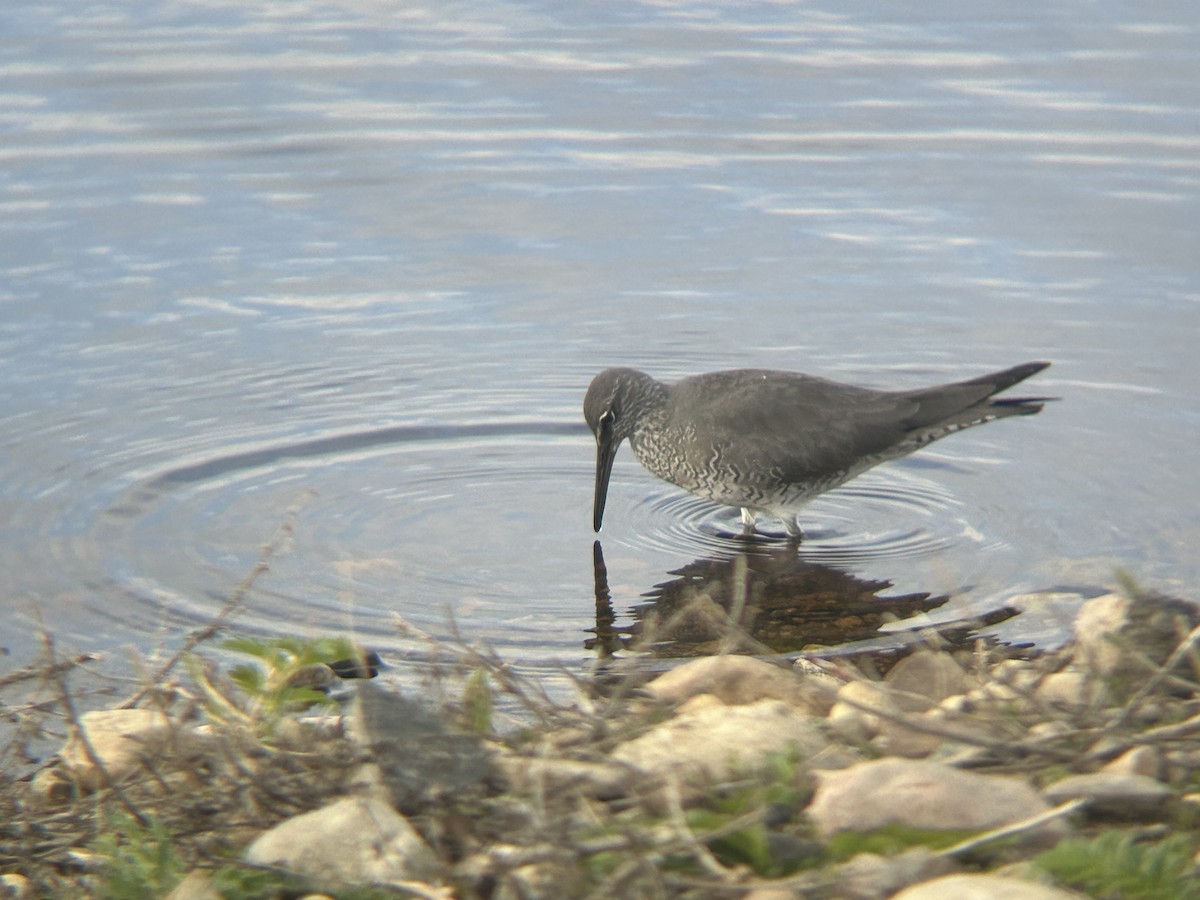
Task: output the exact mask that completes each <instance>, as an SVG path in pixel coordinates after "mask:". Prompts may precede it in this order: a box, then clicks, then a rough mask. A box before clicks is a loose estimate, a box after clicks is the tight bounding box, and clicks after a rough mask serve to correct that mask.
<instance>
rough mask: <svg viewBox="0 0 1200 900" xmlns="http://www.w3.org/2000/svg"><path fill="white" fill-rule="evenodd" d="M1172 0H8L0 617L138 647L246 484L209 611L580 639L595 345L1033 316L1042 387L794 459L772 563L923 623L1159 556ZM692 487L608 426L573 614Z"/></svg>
mask: <svg viewBox="0 0 1200 900" xmlns="http://www.w3.org/2000/svg"><path fill="white" fill-rule="evenodd" d="M1198 39H1200V35H1198V34H1197V17H1196V15H1195V11H1194V9H1193V7H1192V5H1191V4H1189V3H1184V2H1166V3H1160V4H1156V5H1154V6H1153V7H1137V6H1129V5H1126V4H1115V3H1089V4H1082V3H1067V4H1060V5H1058V6H1056V7H1053V8H1046V7H1045V6H1044V5H1043V4H1034V3H1016V4H1006V5H1005V6H1004V7H1002V8H997V7H995V6H994V5H987V4H961V3H959V4H932V5H930V4H925V5H922V6H921V7H919V8H917V7H910V6H909V5H906V4H890V3H885V4H877V5H874V6H873V7H872V8H871V10H866V11H848V10H846V9H844V8H843V6H842V5H839V4H829V3H817V4H804V5H790V4H778V5H751V6H746V5H741V4H729V5H725V4H701V5H696V4H688V5H679V6H677V5H674V4H668V3H616V4H599V5H585V6H581V7H578V8H571V7H560V6H558V5H555V4H536V3H498V2H465V3H455V4H451V5H446V4H443V3H439V4H431V5H421V4H420V3H417V4H411V3H410V4H404V5H403V7H399V8H397V7H395V5H394V4H372V3H358V2H355V3H350V2H341V3H339V2H329V3H320V4H316V3H313V4H306V3H289V4H284V5H279V4H252V5H230V4H226V3H219V2H165V3H164V2H157V3H150V2H130V3H122V4H107V3H90V2H84V3H76V2H72V3H66V2H49V3H42V4H38V5H36V6H33V5H29V4H18V5H16V6H13V7H11V8H8V9H6V11H4V12H3V13H0V128H2V129H3V134H4V139H3V141H2V142H0V213H2V215H0V273H2V276H0V423H2V428H0V443H2V447H3V450H2V453H0V510H2V511H3V519H2V520H0V521H3V531H2V532H0V567H2V568H3V571H4V572H5V574H6V578H5V581H6V589H5V593H4V595H3V602H4V603H5V605H6V608H7V614H6V621H7V623H8V624H7V626H6V628H5V629H4V634H3V638H2V640H0V645H3V646H4V647H7V648H8V649H9V650H10V651H11V652H12V658H11V661H12V662H23V661H26V660H28V659H29V658H31V657H32V656H33V655H34V654H35V653H36V652H37V644H36V638H35V636H34V633H35V629H36V627H37V623H38V622H39V621H41V622H44V623H46V624H47V625H48V626H50V627H51V628H52V629H53V630H54V631H55V633H56V634H58V635H59V639H60V642H61V643H62V644H64V645H65V646H70V647H78V648H82V649H89V650H92V649H100V650H116V649H118V648H124V647H130V646H132V647H135V648H137V649H138V650H139V651H140V652H142V653H152V652H155V651H156V650H158V649H160V648H161V649H166V650H169V649H173V648H174V647H176V646H178V644H179V643H180V641H181V640H182V639H183V636H184V635H185V634H186V632H187V631H188V630H189V629H191V628H193V627H195V626H197V625H199V624H200V623H203V622H206V621H208V619H209V618H210V617H211V616H212V615H213V614H214V612H215V611H216V610H217V609H218V608H219V607H220V606H221V604H222V603H223V601H224V599H225V598H226V597H228V596H229V595H230V593H231V592H232V591H233V590H234V588H235V586H236V585H237V584H238V583H239V582H240V581H241V580H242V579H243V578H245V577H246V575H247V573H248V572H250V571H251V569H252V568H253V567H254V565H255V563H256V560H257V559H258V558H259V554H260V548H261V547H262V545H263V544H264V542H266V541H268V540H270V539H271V536H272V534H274V533H275V531H276V529H277V528H278V527H279V525H280V524H281V523H282V522H284V521H285V520H289V510H294V527H293V530H292V534H291V537H290V538H289V539H288V540H286V541H283V542H282V543H281V544H280V545H279V546H278V547H277V549H276V553H275V555H274V556H273V557H272V560H271V562H270V569H269V571H268V572H266V573H265V574H264V575H263V576H261V577H260V578H259V579H258V580H257V581H256V582H255V584H254V586H253V589H252V590H251V591H250V593H249V595H248V596H247V600H246V605H245V607H244V609H243V610H242V611H241V612H240V613H239V614H238V615H237V616H235V619H234V624H235V626H236V627H237V628H239V629H241V630H244V631H250V632H252V633H259V634H276V633H300V634H305V633H328V632H331V631H335V632H342V631H345V632H348V633H351V634H353V635H356V636H358V637H359V638H360V639H361V640H363V641H364V642H366V643H369V644H370V645H372V646H375V647H378V648H379V649H380V650H382V651H384V652H385V655H386V654H388V653H390V654H391V659H392V661H393V663H395V664H397V665H398V666H399V668H400V670H401V671H403V668H404V666H405V661H404V660H405V659H406V658H407V657H406V654H414V655H418V656H419V653H418V652H417V651H414V650H413V649H412V646H411V642H407V641H404V640H402V639H401V638H400V637H399V636H398V633H397V628H396V617H397V616H399V617H403V619H405V620H406V621H408V622H411V623H413V624H415V625H416V626H418V627H420V628H422V629H425V630H427V631H429V632H430V633H432V634H434V635H437V636H442V637H445V636H448V635H451V634H454V633H457V634H458V635H460V636H461V637H462V639H464V640H467V641H473V642H482V641H486V642H490V643H491V644H492V645H494V646H496V647H497V649H498V650H499V651H500V652H501V653H502V654H504V655H505V656H507V657H508V658H510V659H512V660H514V663H515V664H516V665H519V666H523V667H528V668H529V669H531V670H542V671H544V672H545V673H546V674H547V676H548V677H550V676H552V675H553V673H555V672H559V671H564V670H565V671H568V672H574V671H579V670H580V669H581V668H582V667H584V666H585V665H586V663H587V661H588V660H589V658H591V656H592V655H593V651H589V650H587V649H585V646H584V645H585V641H586V640H587V639H588V636H589V632H588V629H589V628H594V627H595V624H596V623H595V619H596V609H597V607H596V596H595V584H594V572H593V568H592V562H593V547H592V541H593V538H594V535H593V534H592V532H591V528H590V520H591V511H590V504H591V490H592V484H591V478H592V466H593V463H594V447H593V444H592V441H591V437H590V435H589V434H588V433H587V431H586V429H585V427H584V425H583V422H582V417H581V414H580V404H581V402H582V397H583V392H584V390H585V388H586V386H587V383H588V381H589V380H590V378H591V376H592V375H593V374H594V373H595V372H596V371H598V370H599V369H601V368H603V367H605V366H608V365H615V364H628V365H637V366H639V367H642V368H645V369H646V370H648V371H651V372H652V373H654V374H655V375H656V376H659V377H662V378H666V379H671V378H675V377H679V376H682V375H685V374H691V373H695V372H700V371H706V370H712V369H719V368H725V367H732V366H761V367H774V368H786V369H797V370H803V371H809V372H813V373H815V374H821V375H824V376H827V377H833V378H838V379H842V380H847V381H853V382H857V383H862V384H869V385H872V386H878V387H914V386H920V385H924V384H930V383H935V382H938V381H946V380H952V379H955V378H959V377H968V376H972V375H976V374H981V373H983V372H986V371H989V370H991V369H998V368H1002V367H1005V366H1008V365H1012V364H1015V363H1018V362H1022V361H1026V360H1032V359H1049V360H1052V361H1053V362H1054V366H1053V367H1052V368H1051V369H1050V370H1048V371H1047V372H1045V373H1043V374H1042V375H1040V376H1038V377H1037V378H1036V379H1035V381H1034V382H1031V384H1036V387H1035V388H1034V390H1036V391H1037V392H1039V393H1050V394H1056V395H1059V396H1061V397H1062V398H1063V400H1062V402H1060V403H1057V404H1054V405H1053V406H1051V407H1048V408H1047V409H1046V410H1045V412H1043V413H1042V414H1041V415H1039V416H1037V417H1034V418H1030V419H1021V420H1016V421H1014V420H1009V421H1006V422H1001V423H997V424H994V425H989V426H988V427H986V428H981V429H976V430H973V431H971V432H968V433H966V434H962V435H956V436H954V437H951V438H949V439H947V440H946V441H944V442H941V443H939V444H937V445H935V446H934V447H932V448H929V449H927V450H926V451H924V452H922V453H921V454H919V455H918V456H914V457H911V458H909V459H907V460H904V461H899V462H896V463H891V464H888V465H887V466H885V467H882V468H880V469H877V470H875V471H873V472H872V473H870V474H868V475H866V476H864V477H863V478H861V479H859V480H858V481H856V482H853V483H852V484H851V485H848V486H846V487H845V488H843V489H841V490H839V491H836V492H834V493H831V494H829V495H826V496H824V497H822V498H820V499H818V500H817V501H816V502H814V503H813V504H812V505H811V507H810V508H809V510H808V514H807V515H806V516H805V519H804V525H805V528H806V530H807V531H808V532H809V535H810V538H809V540H808V541H807V542H806V543H805V544H804V545H803V547H802V548H801V550H800V551H799V561H800V562H801V563H804V564H816V565H822V566H830V567H833V568H834V569H835V570H836V571H839V572H845V573H848V574H850V575H852V576H854V577H856V578H862V579H868V580H871V581H878V582H882V583H887V584H890V585H892V586H893V587H892V588H891V590H892V592H893V593H894V594H897V595H903V594H906V593H911V592H922V593H929V594H930V595H931V596H945V597H946V598H947V600H946V602H945V603H944V604H943V605H941V606H940V607H939V608H938V609H937V610H935V611H933V612H930V613H929V615H930V616H931V617H932V618H933V619H934V620H948V619H953V618H955V617H957V616H960V615H962V614H964V613H966V612H973V611H981V610H989V609H995V608H998V607H1000V606H1002V605H1004V604H1005V603H1006V602H1008V601H1009V600H1010V599H1011V598H1012V597H1013V596H1014V595H1016V594H1020V593H1022V592H1028V591H1039V590H1043V591H1044V590H1051V589H1057V588H1061V587H1064V586H1068V587H1083V588H1089V587H1096V586H1100V585H1104V584H1108V583H1111V580H1112V573H1113V570H1114V568H1115V567H1117V566H1123V567H1126V568H1128V569H1129V570H1130V571H1131V572H1132V573H1134V574H1135V575H1136V576H1137V577H1138V578H1140V579H1142V580H1143V581H1144V582H1146V583H1148V584H1150V585H1154V586H1158V587H1161V588H1163V589H1165V590H1169V591H1170V590H1179V591H1184V592H1186V591H1187V589H1188V588H1189V587H1190V586H1191V585H1193V584H1194V583H1195V578H1196V575H1197V574H1198V572H1197V562H1196V555H1195V553H1194V552H1192V548H1193V547H1194V546H1195V544H1196V541H1197V539H1198V538H1200V512H1198V510H1200V503H1198V502H1197V501H1198V500H1200V488H1198V483H1200V479H1197V477H1196V475H1195V472H1194V462H1193V459H1194V455H1195V453H1194V446H1193V445H1194V436H1195V434H1196V431H1197V426H1200V401H1198V400H1197V394H1198V391H1197V388H1198V387H1200V378H1198V370H1197V365H1196V363H1195V341H1196V334H1197V333H1198V331H1197V326H1200V314H1198V311H1200V256H1198V255H1197V253H1196V247H1197V246H1200V241H1198V237H1200V236H1198V234H1197V231H1198V224H1197V223H1200V127H1198V125H1200V57H1198V56H1197V54H1196V53H1195V47H1196V46H1197V45H1198V43H1197V42H1198ZM735 515H736V513H735V512H733V511H727V510H720V509H717V508H714V507H712V506H710V505H708V504H705V503H703V502H701V501H698V500H696V499H695V498H692V497H690V496H688V495H686V494H683V493H681V492H680V491H678V490H676V489H674V488H673V487H671V486H670V485H666V484H664V483H661V482H658V481H656V480H655V479H654V478H653V477H652V476H650V475H648V474H647V473H645V472H644V471H643V470H641V469H640V468H639V467H638V466H637V464H636V462H635V461H634V460H633V459H632V454H630V453H629V451H628V449H625V450H624V451H623V452H622V454H621V456H620V457H619V458H618V462H617V467H616V469H615V472H614V476H613V482H612V485H611V488H610V498H609V506H608V511H607V514H606V518H605V529H604V532H603V534H602V536H601V539H602V547H603V552H604V556H605V561H606V565H607V575H608V587H609V589H610V591H611V595H612V603H613V612H614V615H615V616H616V618H617V620H618V623H621V622H624V623H626V624H628V623H630V622H632V620H633V618H634V617H635V611H636V610H637V609H638V608H639V604H641V603H642V600H643V595H644V594H646V592H648V591H650V590H651V589H652V588H653V587H654V585H656V584H659V583H661V582H663V581H665V580H668V579H670V578H671V577H672V576H671V575H670V574H668V573H670V572H673V571H677V570H680V569H682V568H683V567H686V566H688V565H690V564H695V563H703V562H704V561H706V560H708V561H712V560H717V561H722V560H725V561H728V560H730V559H732V558H733V557H735V556H736V555H738V554H739V553H741V552H743V549H744V548H742V547H741V545H739V544H737V542H734V541H731V540H730V539H729V538H728V537H727V535H726V532H727V531H729V530H730V529H731V528H734V527H735V518H734V517H735ZM884 593H887V592H886V591H885V592H884ZM1069 607H1070V604H1069V603H1067V604H1065V605H1063V606H1062V607H1061V608H1060V607H1059V606H1057V605H1055V604H1054V603H1051V602H1050V601H1049V600H1047V601H1046V603H1045V604H1040V603H1038V602H1033V603H1032V604H1030V609H1029V610H1028V612H1026V613H1025V614H1024V615H1022V616H1018V617H1016V618H1015V619H1011V620H1009V622H1007V623H1005V625H1004V626H1003V628H1002V632H1003V634H1004V635H1005V636H1006V637H1007V638H1009V639H1014V640H1024V639H1030V640H1037V641H1051V640H1055V639H1058V638H1059V637H1061V635H1062V633H1063V629H1064V627H1065V622H1066V621H1067V617H1068V616H1069V611H1070V610H1069Z"/></svg>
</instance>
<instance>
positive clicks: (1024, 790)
mask: <svg viewBox="0 0 1200 900" xmlns="http://www.w3.org/2000/svg"><path fill="white" fill-rule="evenodd" d="M815 774H816V775H817V778H818V783H817V790H816V793H815V795H814V796H813V800H812V803H810V804H809V806H808V810H807V813H808V817H809V819H810V820H811V821H812V822H813V824H814V825H815V826H816V829H817V831H818V833H820V834H821V835H822V836H824V837H828V836H830V835H832V834H836V833H837V832H840V831H873V830H875V829H877V828H882V827H884V826H886V825H892V824H900V825H908V826H911V827H913V828H933V829H956V830H957V829H964V830H972V829H988V828H998V827H1000V826H1003V825H1008V824H1011V823H1013V822H1016V821H1019V820H1021V819H1025V818H1028V817H1030V816H1035V815H1038V814H1039V813H1042V812H1045V811H1046V810H1047V809H1049V806H1047V804H1046V802H1045V801H1044V800H1043V799H1042V798H1041V797H1039V796H1038V794H1037V792H1036V791H1034V790H1033V788H1031V787H1029V785H1027V784H1025V782H1023V781H1018V780H1016V779H1012V778H1004V777H1001V776H997V775H979V774H977V773H975V772H964V771H961V770H959V769H954V768H951V767H950V766H946V765H941V764H939V763H932V762H924V761H919V760H905V759H881V760H875V761H873V762H865V763H859V764H858V765H854V766H851V767H850V768H848V769H843V770H841V771H836V772H830V771H821V772H816V773H815ZM1065 832H1066V826H1065V825H1064V824H1063V823H1062V822H1061V821H1059V820H1054V821H1051V822H1048V823H1046V824H1045V825H1042V826H1041V827H1039V828H1037V829H1035V830H1033V831H1030V832H1028V833H1026V835H1025V836H1024V839H1026V840H1032V841H1035V842H1037V841H1040V842H1051V841H1053V840H1056V839H1057V838H1058V837H1060V836H1061V835H1063V834H1064V833H1065Z"/></svg>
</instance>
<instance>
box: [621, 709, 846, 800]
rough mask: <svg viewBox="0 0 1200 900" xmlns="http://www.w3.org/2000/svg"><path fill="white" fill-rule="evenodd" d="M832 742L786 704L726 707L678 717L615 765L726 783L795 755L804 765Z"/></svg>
mask: <svg viewBox="0 0 1200 900" xmlns="http://www.w3.org/2000/svg"><path fill="white" fill-rule="evenodd" d="M826 743H827V740H826V737H825V732H824V729H823V727H822V722H821V720H819V719H816V718H814V717H812V716H809V715H806V714H805V713H803V712H801V711H800V710H798V709H796V708H795V707H794V706H791V705H790V704H787V703H784V702H783V701H781V700H760V701H758V702H757V703H749V704H746V705H744V706H721V707H715V708H712V707H710V708H706V709H700V710H696V711H695V712H691V713H687V714H684V715H678V716H675V717H674V718H672V719H669V720H667V721H666V722H663V723H662V724H660V725H658V726H657V727H655V728H654V729H652V730H651V731H649V732H647V733H646V734H644V735H642V736H640V737H637V738H634V739H633V740H630V741H626V742H625V743H623V744H621V745H619V746H618V747H617V748H616V749H615V750H614V751H613V753H612V756H611V758H612V759H613V761H614V762H618V763H622V764H624V765H628V766H632V767H633V768H635V769H638V770H640V771H642V772H646V773H654V774H660V775H666V774H668V773H674V774H677V775H680V776H683V777H684V778H685V780H690V779H694V778H698V779H700V780H709V779H721V778H726V777H729V776H731V775H733V774H735V773H736V772H737V771H738V770H739V769H744V768H748V767H754V766H757V765H760V764H761V763H763V762H764V761H765V760H766V758H767V757H768V756H770V755H772V754H775V753H780V752H785V751H795V752H796V753H798V754H799V757H800V759H801V760H803V759H806V758H807V757H809V756H812V755H813V754H814V753H817V752H818V751H819V750H821V749H822V748H823V747H825V745H826Z"/></svg>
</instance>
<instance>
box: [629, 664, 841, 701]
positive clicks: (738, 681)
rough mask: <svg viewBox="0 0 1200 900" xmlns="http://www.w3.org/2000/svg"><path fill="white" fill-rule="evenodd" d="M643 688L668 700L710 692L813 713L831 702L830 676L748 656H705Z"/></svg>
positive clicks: (730, 697) (833, 689) (663, 675)
mask: <svg viewBox="0 0 1200 900" xmlns="http://www.w3.org/2000/svg"><path fill="white" fill-rule="evenodd" d="M645 689H646V691H647V692H648V693H650V694H652V695H653V696H655V697H657V698H658V699H660V700H662V701H664V702H666V703H672V704H679V703H682V702H683V701H684V700H687V699H688V698H689V697H695V696H697V695H700V694H711V695H713V696H715V697H716V698H717V699H719V700H720V701H721V702H722V703H725V704H727V705H729V706H741V705H744V704H748V703H756V702H758V701H759V700H782V701H783V702H785V703H790V704H792V705H793V706H797V707H799V708H800V709H802V710H804V711H806V712H810V713H812V714H814V715H825V713H827V712H828V711H829V707H830V706H831V705H832V704H833V694H834V691H835V690H836V688H835V685H834V684H833V683H832V682H831V681H830V679H828V678H825V677H822V676H817V675H804V674H801V673H799V672H797V671H796V670H795V669H785V668H782V667H780V666H776V665H772V664H771V663H768V662H765V661H764V660H761V659H756V658H754V657H752V656H736V655H725V656H709V657H704V658H702V659H694V660H692V661H691V662H687V663H684V664H683V665H681V666H678V667H677V668H674V669H672V670H670V671H669V672H666V673H664V674H662V675H660V676H659V677H658V678H656V679H654V681H652V682H650V683H649V684H648V685H646V688H645Z"/></svg>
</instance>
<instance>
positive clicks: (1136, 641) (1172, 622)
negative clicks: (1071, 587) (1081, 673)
mask: <svg viewBox="0 0 1200 900" xmlns="http://www.w3.org/2000/svg"><path fill="white" fill-rule="evenodd" d="M1197 623H1200V609H1198V608H1197V607H1195V606H1193V605H1192V604H1189V603H1184V602H1183V601H1182V600H1174V599H1171V598H1169V597H1162V596H1159V595H1156V594H1142V595H1140V596H1138V597H1137V598H1135V599H1131V598H1129V597H1123V596H1121V595H1119V594H1105V595H1104V596H1102V597H1095V598H1093V599H1091V600H1089V601H1088V602H1087V603H1085V604H1084V605H1083V606H1082V607H1081V608H1080V610H1079V613H1078V614H1077V615H1076V617H1075V649H1074V655H1073V658H1074V660H1075V662H1076V664H1078V665H1079V666H1081V667H1082V668H1084V669H1086V670H1087V671H1089V672H1093V673H1096V674H1099V675H1106V676H1110V679H1111V678H1118V679H1121V680H1122V681H1126V682H1128V683H1126V684H1124V685H1122V687H1124V688H1125V692H1126V693H1132V691H1133V690H1135V689H1136V688H1137V687H1140V686H1141V682H1142V680H1143V679H1145V678H1146V676H1147V675H1148V674H1149V670H1148V667H1147V662H1146V661H1147V660H1148V661H1149V663H1150V665H1155V666H1157V665H1161V664H1162V663H1164V662H1166V660H1167V657H1168V656H1170V654H1171V652H1172V651H1173V650H1174V649H1175V647H1176V646H1178V644H1179V642H1180V640H1181V639H1182V637H1183V635H1185V634H1187V632H1188V631H1189V630H1190V629H1192V628H1194V627H1195V626H1196V625H1197ZM1127 648H1128V649H1127ZM1129 649H1132V650H1135V651H1136V652H1128V650H1129ZM1143 657H1144V659H1143ZM1110 685H1111V681H1110Z"/></svg>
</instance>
